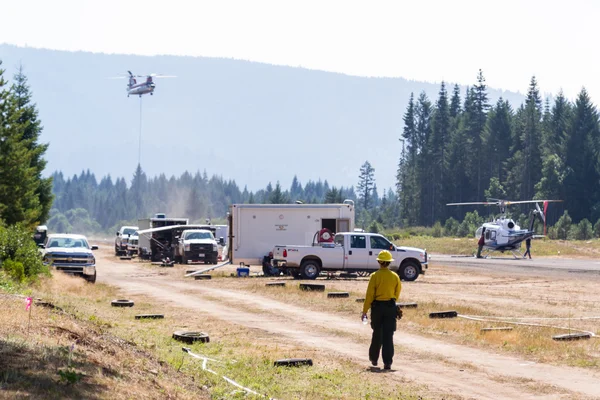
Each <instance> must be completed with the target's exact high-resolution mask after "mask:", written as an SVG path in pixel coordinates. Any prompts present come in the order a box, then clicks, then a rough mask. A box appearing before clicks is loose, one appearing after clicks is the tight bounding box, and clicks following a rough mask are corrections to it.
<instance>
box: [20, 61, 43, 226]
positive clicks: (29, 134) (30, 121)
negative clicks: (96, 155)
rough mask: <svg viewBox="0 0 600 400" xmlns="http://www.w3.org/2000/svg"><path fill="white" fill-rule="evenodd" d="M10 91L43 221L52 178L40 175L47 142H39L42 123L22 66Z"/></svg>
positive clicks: (40, 219)
mask: <svg viewBox="0 0 600 400" xmlns="http://www.w3.org/2000/svg"><path fill="white" fill-rule="evenodd" d="M12 92H13V95H14V97H15V99H16V102H17V110H18V111H20V112H21V114H20V116H19V119H18V121H19V124H20V125H21V126H22V128H23V138H22V140H23V141H24V142H25V145H26V146H27V149H28V150H29V151H30V152H31V155H32V156H31V163H30V166H31V168H33V170H34V171H35V177H36V180H37V187H36V189H35V195H36V196H37V197H38V199H39V202H40V206H41V214H40V216H39V221H40V222H44V221H46V220H47V219H48V216H49V213H50V208H51V207H52V201H53V195H52V178H51V177H50V178H43V177H42V172H43V171H44V169H45V168H46V160H45V159H44V158H43V156H44V154H45V153H46V151H47V150H48V144H41V143H39V138H40V134H41V132H42V124H41V121H40V120H39V119H38V110H37V108H36V105H35V104H33V103H32V102H31V92H30V88H29V85H28V84H27V77H26V76H25V74H24V73H23V66H19V70H18V72H17V73H16V74H15V76H14V83H13V85H12Z"/></svg>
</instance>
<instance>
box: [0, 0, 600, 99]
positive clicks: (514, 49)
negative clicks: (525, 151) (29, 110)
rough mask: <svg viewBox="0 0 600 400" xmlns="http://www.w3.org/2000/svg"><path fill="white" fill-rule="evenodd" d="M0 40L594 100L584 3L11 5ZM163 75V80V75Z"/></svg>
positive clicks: (592, 22) (61, 1)
mask: <svg viewBox="0 0 600 400" xmlns="http://www.w3.org/2000/svg"><path fill="white" fill-rule="evenodd" d="M2 3H3V4H2V8H1V10H2V11H1V12H2V13H1V14H0V42H4V43H10V44H16V45H22V46H24V45H27V46H31V47H43V48H51V49H62V50H86V51H93V52H105V53H133V54H145V55H152V54H175V55H192V56H210V57H226V58H235V59H244V60H252V61H260V62H266V63H272V64H280V65H291V66H302V67H306V68H312V69H321V70H326V71H336V72H342V73H346V74H352V75H361V76H394V77H397V76H400V77H405V78H409V79H414V80H425V81H431V82H439V81H441V80H446V81H449V82H458V83H462V84H472V83H473V82H474V81H475V78H476V75H477V71H478V69H479V68H481V69H483V71H484V75H485V77H486V79H487V83H488V84H489V85H490V86H492V87H496V88H499V89H508V90H514V91H520V92H525V91H526V90H527V86H528V83H529V80H530V78H531V76H532V75H535V76H536V77H537V78H538V82H539V84H540V87H541V89H542V91H543V92H546V93H556V92H558V90H559V89H561V88H562V89H563V90H564V92H565V94H566V95H567V96H568V97H570V98H574V97H575V96H576V94H577V93H578V92H579V91H580V90H581V88H582V86H585V87H586V88H587V90H588V91H589V92H590V94H591V96H592V100H594V101H595V102H598V101H600V100H599V99H600V80H599V79H598V72H597V71H598V69H599V68H600V64H599V63H598V62H597V61H598V56H597V54H598V40H599V38H600V35H599V33H600V28H599V27H600V24H599V23H598V18H599V17H600V13H599V11H600V2H598V1H593V0H588V1H586V0H570V1H554V0H544V1H538V0H503V1H489V0H488V1H484V0H473V1H468V0H464V1H461V0H440V1H434V0H420V1H419V0H412V1H400V0H398V1H353V0H339V1H338V0H336V1H327V0H319V1H312V0H302V1H285V0H273V1H267V0H260V1H250V0H240V1H227V0H213V1H198V0H190V1H181V0H171V1H169V2H167V1H155V0H143V1H140V0H119V1H116V0H102V1H91V0H51V1H49V0H13V1H3V2H2ZM164 72H166V73H168V72H169V71H164Z"/></svg>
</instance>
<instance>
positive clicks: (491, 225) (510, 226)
mask: <svg viewBox="0 0 600 400" xmlns="http://www.w3.org/2000/svg"><path fill="white" fill-rule="evenodd" d="M561 201H562V200H525V201H510V200H500V199H488V201H481V202H471V203H448V204H446V205H447V206H463V205H486V206H498V207H499V208H500V216H498V217H497V218H496V219H495V220H492V221H490V222H485V223H484V224H483V225H482V226H480V227H479V228H478V229H477V231H476V233H475V237H476V238H479V237H481V234H482V232H483V228H485V233H484V245H483V249H484V250H487V253H486V255H485V257H487V255H489V253H490V252H492V251H500V252H502V253H504V252H505V251H510V252H511V253H512V254H513V256H514V257H515V258H521V256H522V255H521V254H520V252H519V249H520V248H521V243H523V241H525V240H527V239H531V238H533V237H534V236H536V237H537V236H538V235H535V231H534V230H533V224H534V222H535V217H536V216H538V217H539V218H540V219H541V220H542V222H543V223H544V228H545V226H546V211H547V210H548V203H552V202H561ZM527 203H534V204H535V210H531V212H530V213H529V227H528V229H522V228H521V227H520V226H519V225H517V224H516V223H515V221H513V220H512V219H511V218H507V217H506V207H507V206H510V205H514V204H527ZM539 203H543V207H544V208H543V210H542V209H541V208H540V206H539ZM517 255H518V256H517Z"/></svg>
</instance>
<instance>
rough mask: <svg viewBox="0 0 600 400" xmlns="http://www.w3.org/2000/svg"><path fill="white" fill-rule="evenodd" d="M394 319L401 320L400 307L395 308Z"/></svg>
mask: <svg viewBox="0 0 600 400" xmlns="http://www.w3.org/2000/svg"><path fill="white" fill-rule="evenodd" d="M396 319H402V309H401V308H400V306H396Z"/></svg>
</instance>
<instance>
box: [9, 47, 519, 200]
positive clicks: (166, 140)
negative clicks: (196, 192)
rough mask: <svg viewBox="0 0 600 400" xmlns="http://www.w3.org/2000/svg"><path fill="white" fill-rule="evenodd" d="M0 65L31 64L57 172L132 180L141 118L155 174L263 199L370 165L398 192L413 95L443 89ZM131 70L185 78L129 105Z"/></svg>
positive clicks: (104, 57)
mask: <svg viewBox="0 0 600 400" xmlns="http://www.w3.org/2000/svg"><path fill="white" fill-rule="evenodd" d="M0 60H2V61H4V65H5V67H6V68H8V74H9V76H12V75H13V74H14V73H15V72H16V69H17V68H18V66H19V65H22V66H23V69H24V72H25V74H26V75H27V77H28V78H29V82H30V84H31V86H32V91H33V101H34V102H35V103H36V104H37V106H38V108H39V110H40V119H41V120H42V121H43V125H44V130H43V131H42V133H41V141H42V143H50V147H49V148H48V151H47V153H46V157H47V158H46V159H47V161H48V169H49V171H50V173H51V172H53V171H62V172H63V173H64V174H65V175H66V176H73V174H79V173H80V172H81V171H82V170H87V169H90V171H92V172H94V173H95V174H96V176H98V177H102V176H106V175H111V176H112V177H113V178H115V179H116V178H117V177H126V178H127V179H128V181H129V180H130V178H131V174H132V173H133V171H134V170H135V168H136V167H137V165H138V163H139V159H138V149H139V146H138V144H139V142H138V139H139V138H140V109H141V110H142V116H141V117H142V118H141V125H142V130H141V139H142V140H141V141H142V146H141V165H142V168H143V169H144V171H145V172H146V173H147V174H148V176H159V175H160V174H162V173H164V174H166V175H167V176H168V177H170V176H172V175H175V176H179V175H181V174H182V173H184V171H192V172H193V171H197V170H200V171H203V170H206V171H207V173H208V174H209V176H212V175H213V174H217V175H220V176H223V177H224V179H226V180H230V179H233V180H235V181H236V182H238V184H240V185H242V186H248V188H249V189H251V190H254V191H257V190H259V189H261V188H264V187H265V186H266V185H267V184H268V183H269V182H273V183H275V182H277V181H280V182H281V183H282V184H284V183H285V185H286V186H288V185H289V184H290V182H291V180H292V177H293V176H294V175H297V176H298V178H299V179H300V180H301V181H303V182H308V181H309V180H312V181H318V180H319V179H323V180H325V179H327V180H328V181H329V182H330V183H331V184H334V185H337V186H352V185H354V184H355V183H356V175H357V171H358V169H359V167H360V165H361V164H362V163H363V162H364V160H370V162H371V164H372V165H373V166H374V167H375V168H376V169H377V182H378V185H379V187H381V188H390V187H393V186H394V181H395V173H396V164H397V162H398V156H399V155H400V150H401V144H400V142H398V137H399V133H400V132H401V130H402V113H403V112H404V109H405V108H406V104H407V101H408V96H409V94H410V93H411V92H415V93H420V92H421V91H425V92H426V93H427V94H428V95H429V96H435V94H436V92H437V87H438V84H435V83H431V82H419V81H413V80H409V79H405V78H400V77H398V78H375V77H371V78H369V77H360V76H348V75H343V74H339V73H332V72H326V71H316V70H308V69H306V68H298V67H289V66H278V65H269V64H263V63H258V62H249V61H244V60H233V59H223V58H208V57H179V56H154V57H147V56H137V55H123V54H97V53H89V52H67V51H56V50H46V49H34V48H22V47H16V46H10V45H3V44H0ZM127 70H131V71H132V72H133V73H135V74H148V73H153V72H155V73H163V74H168V75H176V76H177V78H174V79H162V80H161V79H157V80H156V91H155V93H154V96H149V95H146V96H144V97H142V98H141V99H140V98H138V97H137V96H131V97H127V93H126V91H125V89H126V83H127V80H125V79H107V78H108V77H115V76H118V75H122V74H127ZM476 72H477V71H473V78H475V75H476ZM462 90H463V91H464V90H465V87H464V86H462ZM489 95H490V98H492V99H494V100H495V99H497V98H498V97H500V96H503V97H504V98H506V99H508V100H510V101H511V102H512V103H513V104H519V103H520V102H521V101H522V99H523V96H522V95H521V94H517V93H511V92H505V91H500V90H497V89H492V88H490V89H489ZM140 106H142V107H140ZM366 143H369V145H365V144H366ZM375 143H377V145H375ZM92 147H93V149H94V151H90V148H92ZM47 173H48V172H47Z"/></svg>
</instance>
